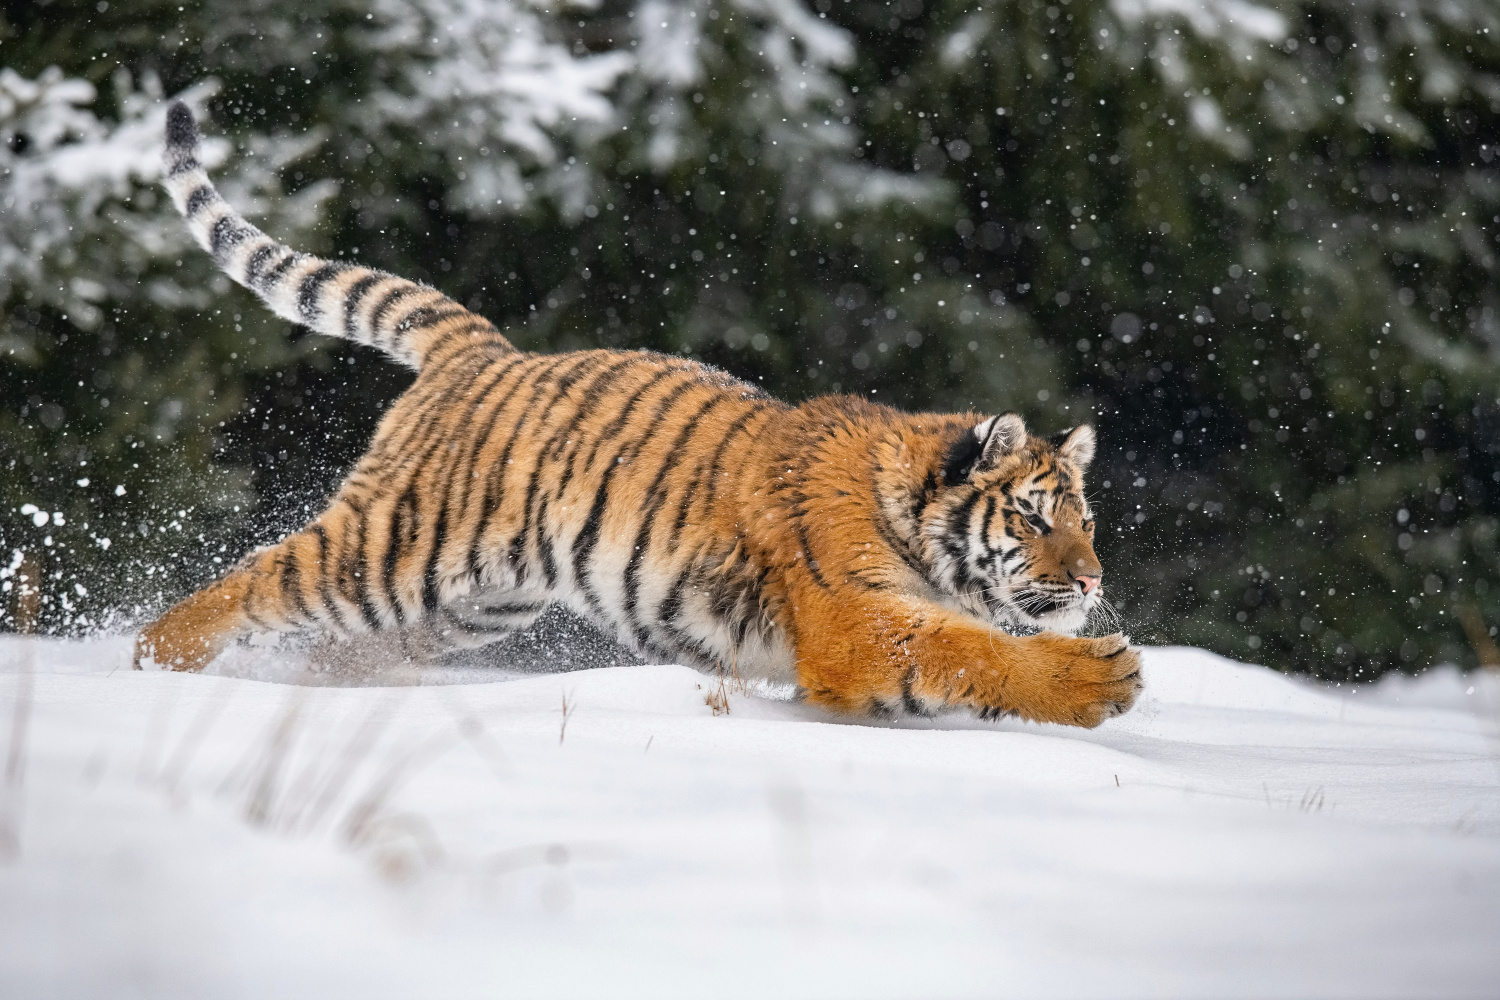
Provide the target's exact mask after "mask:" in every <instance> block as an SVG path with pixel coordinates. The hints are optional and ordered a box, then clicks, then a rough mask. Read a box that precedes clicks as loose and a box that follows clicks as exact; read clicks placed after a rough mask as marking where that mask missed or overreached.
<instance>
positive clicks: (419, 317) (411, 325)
mask: <svg viewBox="0 0 1500 1000" xmlns="http://www.w3.org/2000/svg"><path fill="white" fill-rule="evenodd" d="M464 315H470V313H469V310H467V309H464V308H461V307H459V306H456V305H455V306H454V307H453V308H452V309H444V308H442V307H441V306H417V307H416V308H415V309H413V310H412V311H411V312H409V313H407V314H406V315H405V316H403V317H401V320H400V321H399V322H398V323H396V329H397V330H400V331H402V332H403V333H404V332H405V331H407V330H425V329H427V328H428V327H430V326H436V325H437V324H439V323H441V322H443V321H444V320H447V319H452V318H453V317H455V316H464Z"/></svg>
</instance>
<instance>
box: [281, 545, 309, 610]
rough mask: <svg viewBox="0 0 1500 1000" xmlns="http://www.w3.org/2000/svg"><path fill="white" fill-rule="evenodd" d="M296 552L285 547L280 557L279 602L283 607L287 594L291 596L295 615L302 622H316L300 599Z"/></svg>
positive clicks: (300, 582)
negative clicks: (295, 610) (299, 617)
mask: <svg viewBox="0 0 1500 1000" xmlns="http://www.w3.org/2000/svg"><path fill="white" fill-rule="evenodd" d="M294 537H295V536H294ZM296 555H297V550H296V548H295V547H293V546H292V545H287V546H286V548H285V550H284V551H283V553H282V556H281V581H280V583H281V600H282V603H283V605H285V603H286V600H287V594H288V593H290V594H291V599H292V603H293V604H295V605H296V606H297V613H298V614H300V615H301V616H302V618H303V620H304V621H316V620H317V619H316V618H315V617H314V616H313V614H312V612H311V611H309V610H308V608H307V602H306V601H304V600H303V599H302V567H300V566H298V565H297V558H296Z"/></svg>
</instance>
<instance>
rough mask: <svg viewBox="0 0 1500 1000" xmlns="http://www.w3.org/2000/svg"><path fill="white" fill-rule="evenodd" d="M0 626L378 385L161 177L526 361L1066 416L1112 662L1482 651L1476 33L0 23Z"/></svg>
mask: <svg viewBox="0 0 1500 1000" xmlns="http://www.w3.org/2000/svg"><path fill="white" fill-rule="evenodd" d="M0 11H3V14H0V66H3V67H4V68H3V70H0V310H3V315H0V563H4V567H3V568H0V577H3V582H0V587H3V588H4V590H5V593H4V594H3V595H0V596H3V597H4V600H3V601H0V607H3V608H4V614H5V617H4V618H3V619H0V627H3V628H17V627H28V628H38V629H41V630H43V631H48V632H62V633H67V632H77V631H84V630H89V629H94V628H99V627H105V628H117V629H119V628H125V627H127V626H128V625H130V624H131V623H132V622H136V621H139V620H140V619H141V618H143V617H144V616H146V615H149V614H150V613H152V612H153V611H156V610H158V609H160V608H161V607H163V606H164V605H165V604H166V603H168V602H170V601H171V600H173V599H175V598H177V597H180V596H182V595H183V594H184V593H186V592H187V591H188V590H189V589H190V588H191V587H193V586H195V585H197V584H199V583H201V582H203V581H204V580H205V579H207V578H209V577H211V576H212V575H214V574H215V573H217V572H218V571H219V569H220V568H221V566H222V565H223V563H224V562H225V561H231V560H233V559H234V558H236V557H238V555H239V554H240V553H241V552H243V551H244V550H245V549H246V548H248V547H249V546H251V545H253V544H259V543H262V542H265V541H269V540H271V539H273V538H275V537H276V536H278V535H279V534H280V533H282V532H284V531H286V530H288V529H290V528H292V527H294V526H296V525H297V524H299V523H301V522H302V521H303V520H304V519H305V518H306V517H307V516H308V515H309V513H311V512H312V511H313V510H315V509H316V508H317V506H318V505H319V503H320V501H321V499H322V498H323V497H324V496H325V495H326V494H327V493H328V492H329V491H330V489H331V488H332V486H333V485H334V483H336V482H337V480H338V478H339V477H340V475H341V474H342V471H343V470H344V469H345V468H346V467H347V465H348V464H349V462H350V461H351V460H352V459H353V457H354V456H356V455H357V454H358V453H359V452H360V451H361V449H362V448H363V446H364V444H365V443H366V441H367V440H368V437H369V435H370V433H371V431H372V429H373V427H374V422H375V420H376V417H377V415H378V414H379V413H380V412H381V411H382V410H383V409H384V408H385V406H386V405H387V404H388V402H389V401H390V400H391V399H392V398H393V397H394V396H395V395H396V394H398V393H399V392H400V391H401V390H402V389H403V387H404V386H405V385H406V384H407V382H408V380H409V378H410V376H409V375H408V374H406V373H404V372H403V371H402V370H400V369H398V368H396V367H394V366H392V365H391V364H389V363H388V362H386V361H385V360H384V359H383V358H382V357H380V356H378V355H376V354H374V353H372V352H368V351H365V350H363V349H358V348H353V347H351V346H349V345H347V344H344V343H338V342H333V341H330V340H327V339H324V338H318V337H312V336H306V335H305V331H303V330H300V329H297V328H292V327H289V326H288V325H287V324H284V323H281V322H279V321H275V320H272V319H270V318H268V316H267V314H266V313H265V311H264V310H263V309H261V308H260V307H259V306H258V305H257V304H256V303H255V302H254V301H253V299H252V298H251V297H250V296H249V295H248V294H247V293H245V292H243V291H242V290H239V289H237V288H231V287H229V285H228V283H227V282H226V281H225V280H224V279H223V278H222V277H220V276H217V275H215V274H214V273H213V270H212V268H211V265H210V264H209V262H208V261H207V259H206V258H205V257H204V255H202V254H201V253H199V252H198V251H197V250H196V249H195V248H193V247H192V246H191V245H190V244H189V243H188V241H187V238H186V235H185V233H184V232H182V230H181V227H180V225H179V224H178V223H177V220H176V219H175V216H174V215H173V213H172V212H171V210H170V205H168V204H167V202H166V199H165V198H164V197H162V196H160V195H158V194H157V190H156V188H155V186H154V182H155V177H156V169H157V168H156V157H157V146H156V143H157V141H158V136H159V129H160V120H161V107H162V100H163V99H164V98H165V97H167V96H171V95H175V94H179V93H184V94H185V96H186V97H187V98H188V99H189V100H190V101H191V102H192V103H193V104H194V105H195V106H196V107H197V108H198V109H199V111H200V112H201V113H203V114H204V115H206V117H207V121H206V123H205V129H206V132H207V133H208V134H209V135H210V136H216V137H221V141H219V142H217V143H216V144H215V145H213V146H212V147H211V149H210V153H211V154H212V156H213V159H214V161H215V163H216V164H218V166H217V168H216V170H215V176H216V177H217V178H219V179H220V181H221V184H222V186H223V188H224V189H225V191H226V194H228V195H229V196H230V197H231V198H232V199H233V200H234V201H235V202H236V203H237V204H238V205H240V206H241V207H242V208H243V209H244V210H245V211H246V213H247V214H249V215H251V216H252V217H254V218H255V219H256V220H257V221H258V222H259V224H260V225H261V226H262V227H263V228H265V229H267V231H269V232H271V233H273V234H274V235H277V236H279V237H281V238H283V239H285V240H287V241H288V242H292V243H295V244H297V245H298V246H299V247H301V248H303V249H308V250H313V251H318V252H322V253H325V254H342V255H345V256H348V257H357V258H358V259H359V260H361V261H366V262H369V263H372V264H375V265H377V266H380V267H383V268H387V269H389V270H391V271H395V272H397V273H400V274H403V275H407V276H409V277H413V278H418V279H421V280H424V281H427V282H430V283H432V284H434V285H437V286H438V287H440V288H442V289H443V290H444V291H446V292H448V293H449V294H450V295H452V296H453V297H454V298H456V299H458V300H460V301H462V302H464V303H466V304H468V305H469V306H470V307H472V308H475V309H477V310H479V311H481V312H483V313H484V314H486V315H487V316H489V317H490V318H492V319H493V320H495V321H496V322H497V323H498V324H500V325H502V326H504V327H506V328H507V330H508V333H509V335H510V336H511V337H512V338H513V339H514V340H515V341H516V342H517V343H518V344H520V345H522V346H524V347H527V348H534V349H545V350H566V349H570V348H577V347H590V346H599V345H608V346H629V347H649V348H653V349H656V350H662V351H667V352H674V353H682V354H688V355H692V356H694V357H697V358H701V359H703V360H705V361H708V362H712V363H714V364H717V365H720V366H722V367H724V368H726V369H728V370H729V371H731V372H733V373H735V374H737V375H739V376H742V377H745V378H749V379H755V380H760V381H763V383H764V384H765V385H766V386H767V387H768V388H769V389H771V390H773V391H774V392H776V393H778V394H779V395H781V396H783V397H785V398H789V399H793V400H796V399H802V398H805V397H807V396H809V395H812V394H816V393H821V392H829V391H842V392H849V393H861V394H871V395H873V396H874V398H876V399H878V400H880V401H882V402H888V403H893V404H897V405H900V406H903V407H908V408H923V407H929V408H942V409H955V408H966V407H973V408H976V409H980V410H984V411H998V410H1003V409H1014V410H1017V411H1019V412H1021V413H1023V414H1024V415H1025V416H1026V418H1027V419H1028V422H1029V423H1030V424H1031V425H1032V426H1033V427H1034V428H1035V429H1037V430H1039V431H1052V430H1056V429H1059V428H1061V427H1065V426H1070V425H1072V424H1075V423H1078V422H1081V421H1083V420H1093V421H1095V422H1096V423H1097V425H1098V427H1099V429H1100V432H1101V439H1102V440H1101V444H1102V447H1101V449H1100V457H1099V459H1098V461H1097V463H1096V465H1095V469H1094V472H1093V473H1092V476H1091V487H1092V489H1093V495H1094V498H1095V501H1096V505H1097V507H1098V508H1099V511H1100V517H1099V523H1100V525H1101V532H1100V539H1101V546H1100V548H1101V556H1102V558H1103V560H1104V564H1105V566H1106V569H1107V575H1108V581H1107V582H1108V590H1109V592H1110V594H1111V596H1112V597H1113V599H1114V600H1115V601H1116V603H1117V604H1118V606H1119V608H1120V610H1121V613H1122V616H1123V618H1124V620H1125V622H1126V623H1127V626H1128V630H1129V631H1130V632H1131V634H1132V635H1133V636H1134V637H1135V638H1136V639H1138V640H1142V641H1149V642H1162V643H1167V642H1171V643H1191V644H1196V645H1202V646H1206V647H1209V648H1211V649H1215V650H1218V651H1220V652H1223V653H1225V654H1227V655H1229V656H1233V657H1237V658H1240V659H1251V660H1256V661H1259V662H1264V663H1268V664H1271V665H1273V666H1276V667H1279V668H1283V669H1288V670H1299V671H1309V672H1312V673H1314V674H1317V675H1319V676H1322V677H1326V678H1335V679H1357V678H1369V677H1372V676H1374V675H1377V674H1379V673H1380V672H1382V671H1384V670H1388V669H1392V668H1400V669H1404V670H1415V669H1420V668H1422V667H1424V666H1427V665H1430V664H1433V663H1436V662H1443V661H1454V662H1458V663H1461V664H1466V665H1472V664H1475V663H1476V662H1500V654H1497V652H1496V647H1495V640H1494V638H1493V637H1494V636H1495V634H1496V624H1497V623H1500V539H1497V530H1500V525H1497V516H1500V292H1497V290H1496V287H1495V277H1496V269H1497V246H1496V233H1497V231H1500V172H1497V171H1500V163H1497V162H1496V152H1497V151H1496V147H1495V144H1496V143H1497V142H1500V8H1497V7H1496V6H1495V5H1493V4H1490V3H1482V2H1471V3H1459V2H1449V0H1370V2H1361V3H1352V2H1326V0H1322V2H1320V0H1281V2H1260V3H1248V2H1240V0H1204V2H1201V3H1199V2H1194V3H1173V2H1166V0H1109V2H1106V0H1050V2H1049V0H1005V2H992V3H988V4H985V5H983V6H977V5H974V4H971V3H963V2H956V0H931V2H928V0H895V2H892V3H882V2H867V0H815V2H812V3H804V2H803V0H681V2H673V3H662V2H659V0H641V2H634V0H601V2H598V3H590V4H582V5H567V4H562V3H550V4H530V5H528V4H523V3H501V2H498V0H363V2H353V0H295V2H294V0H187V2H185V3H181V4H179V3H177V2H156V0H131V2H122V0H115V2H104V0H99V2H89V3H83V2H77V0H51V2H39V0H8V2H5V3H0Z"/></svg>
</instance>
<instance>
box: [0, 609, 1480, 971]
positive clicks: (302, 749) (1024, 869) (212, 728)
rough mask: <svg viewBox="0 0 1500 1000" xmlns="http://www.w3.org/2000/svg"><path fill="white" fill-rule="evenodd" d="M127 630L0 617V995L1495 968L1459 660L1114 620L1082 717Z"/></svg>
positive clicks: (667, 670) (687, 677) (1474, 747)
mask: <svg viewBox="0 0 1500 1000" xmlns="http://www.w3.org/2000/svg"><path fill="white" fill-rule="evenodd" d="M128 652H129V644H128V642H126V641H125V640H117V639H110V640H96V641H89V642H65V641H59V640H40V639H33V640H26V639H19V638H14V637H11V638H5V639H0V758H3V760H4V767H5V770H4V771H3V773H0V782H3V785H0V995H5V996H16V997H22V996H24V997H69V998H71V997H80V998H81V997H114V996H143V997H178V996H183V997H186V996H192V997H220V996H249V997H257V996H265V997H269V996H286V997H320V998H335V997H361V998H372V997H445V998H450V997H451V998H462V997H481V996H483V997H489V996H498V995H516V996H526V997H552V996H556V997H585V996H587V997H603V996H610V997H616V996H641V997H651V998H668V997H679V996H680V997H704V996H714V997H740V996H743V997H767V996H777V997H861V998H867V997H915V996H934V997H964V996H975V997H979V996H997V995H1002V994H1004V995H1015V996H1068V997H1083V996H1110V997H1121V996H1153V997H1157V996H1189V997H1205V996H1298V997H1306V996H1320V997H1335V996H1348V997H1366V996H1374V995H1379V996H1383V997H1395V996H1485V995H1493V993H1494V989H1495V984H1496V983H1497V982H1500V948H1497V947H1496V942H1497V941H1500V752H1497V751H1500V740H1497V737H1496V720H1497V718H1500V715H1497V712H1500V682H1497V681H1496V680H1495V678H1494V676H1493V675H1468V676H1464V675H1460V674H1458V673H1457V672H1456V671H1451V670H1450V671H1447V672H1445V673H1443V674H1440V675H1437V678H1436V679H1434V680H1428V679H1424V680H1422V681H1421V682H1420V683H1419V684H1416V685H1413V683H1412V682H1407V681H1394V682H1388V683H1385V684H1382V685H1378V686H1377V687H1376V688H1374V689H1373V690H1362V691H1357V692H1356V691H1351V690H1349V689H1342V690H1336V689H1317V688H1314V687H1313V686H1311V685H1309V684H1305V683H1301V682H1298V681H1293V680H1290V679H1287V678H1285V677H1282V676H1280V675H1278V674H1275V673H1273V672H1271V671H1269V670H1266V669H1264V668H1261V667H1254V666H1245V665H1241V664H1237V663H1233V662H1230V661H1227V660H1224V659H1221V658H1219V657H1216V656H1213V655H1212V654H1208V653H1205V652H1202V651H1199V650H1190V649H1165V648H1163V649H1149V650H1147V652H1146V676H1147V694H1146V695H1145V697H1144V698H1143V699H1142V702H1141V704H1140V705H1138V706H1137V708H1136V709H1135V710H1134V711H1133V712H1131V713H1130V714H1128V715H1126V716H1123V717H1121V718H1119V719H1116V720H1112V721H1111V722H1109V723H1106V724H1105V725H1104V726H1103V727H1101V728H1100V729H1098V730H1094V731H1091V732H1085V731H1081V730H1075V729H1069V728H1063V727H1055V726H1038V725H1030V724H1026V723H1020V722H1001V723H994V724H990V723H982V722H979V721H977V720H975V719H973V718H972V717H968V716H964V715H952V716H945V717H942V718H939V719H933V720H922V721H920V722H915V723H902V724H883V725H867V724H855V723H851V722H849V721H847V720H841V719H836V718H833V717H830V716H827V715H824V714H822V713H820V712H818V711H816V710H813V709H811V708H809V707H807V706H805V705H802V704H799V703H796V702H794V701H791V700H789V699H788V697H787V694H788V693H787V692H778V691H771V690H762V691H758V692H754V693H745V692H741V691H738V690H736V689H734V687H733V686H732V685H730V686H728V687H727V688H726V689H724V690H722V691H721V686H720V682H719V681H718V680H717V679H714V678H710V677H706V676H704V675H702V674H699V673H696V672H694V671H692V670H689V669H687V668H684V667H675V666H639V667H621V668H611V669H600V670H587V671H578V672H573V673H563V674H543V675H536V674H531V675H518V674H517V673H515V672H508V671H506V670H504V669H501V668H498V667H497V668H496V669H495V670H494V671H492V672H489V673H486V672H485V671H481V670H475V669H473V668H468V669H466V670H461V671H459V670H451V669H450V670H448V671H446V672H445V671H443V670H441V669H433V670H429V671H425V672H422V673H420V674H402V673H400V672H396V673H389V672H387V673H384V674H378V675H376V677H375V678H374V679H376V680H380V681H383V682H384V683H385V684H386V686H358V687H349V686H343V687H340V686H329V685H328V684H327V683H326V682H327V681H328V680H329V679H330V678H329V677H327V676H320V675H311V677H309V675H308V674H307V673H306V671H305V668H304V667H303V666H302V665H301V664H300V663H299V662H298V661H297V660H296V657H295V655H292V654H279V653H276V652H275V651H273V650H252V651H249V652H241V653H239V654H238V655H239V659H238V660H235V659H234V657H226V658H222V659H221V661H220V662H219V663H216V664H215V665H213V667H211V671H215V672H217V674H218V675H214V674H213V673H211V674H210V675H206V676H195V675H181V674H169V673H157V672H148V673H140V672H132V671H130V670H129V669H128ZM225 674H233V675H234V676H225ZM256 678H261V679H256ZM265 678H271V679H275V680H282V681H284V680H290V679H304V680H306V679H315V680H321V681H323V682H324V683H323V685H322V686H309V685H307V684H287V683H270V682H268V681H267V680H266V679H265ZM490 679H503V680H505V683H483V682H481V681H484V680H490ZM367 680H368V678H367ZM394 681H404V682H406V683H404V685H402V684H395V683H393V682H394ZM434 682H445V683H434ZM1419 687H1420V690H1418V688H1419ZM721 698H722V699H723V700H722V701H721ZM710 702H714V703H715V704H720V705H722V704H727V706H728V712H727V714H725V713H723V712H719V713H716V712H715V711H714V707H712V706H711V704H710Z"/></svg>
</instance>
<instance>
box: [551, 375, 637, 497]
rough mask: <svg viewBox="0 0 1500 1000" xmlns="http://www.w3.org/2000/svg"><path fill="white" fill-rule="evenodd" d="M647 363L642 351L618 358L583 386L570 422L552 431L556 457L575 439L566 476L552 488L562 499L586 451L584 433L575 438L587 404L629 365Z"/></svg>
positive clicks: (599, 395) (587, 410)
mask: <svg viewBox="0 0 1500 1000" xmlns="http://www.w3.org/2000/svg"><path fill="white" fill-rule="evenodd" d="M600 356H601V358H610V357H615V355H613V354H608V353H604V352H601V355H600ZM646 363H648V362H647V360H646V359H645V358H644V357H642V356H641V355H639V354H629V355H626V356H625V357H624V358H623V359H621V360H619V361H616V362H615V363H614V364H612V365H610V366H609V367H608V368H606V369H605V370H604V371H602V372H599V373H598V374H597V375H596V376H595V377H594V380H593V381H592V382H590V383H589V384H588V386H587V387H585V388H584V389H583V390H582V395H583V398H584V404H585V405H582V406H579V407H578V409H577V410H575V411H574V413H573V416H572V417H571V418H570V419H569V420H568V422H567V423H566V424H564V425H563V426H562V427H560V428H558V430H557V433H555V434H553V435H552V440H553V442H554V448H555V454H554V456H553V457H554V458H557V459H561V458H562V457H563V454H564V452H565V451H566V449H567V448H568V441H569V440H570V439H573V445H572V454H571V455H570V456H568V461H567V465H565V466H564V467H563V474H562V477H561V478H560V479H559V480H558V483H557V486H556V487H555V488H554V489H553V490H552V495H553V496H555V497H557V498H558V499H559V500H561V499H562V497H563V493H564V491H566V490H567V488H568V484H569V483H570V482H572V481H573V473H574V472H575V471H577V460H578V456H579V455H580V454H582V452H583V439H582V437H581V436H578V437H576V438H575V435H576V434H577V431H578V425H579V424H581V423H582V422H583V418H584V417H585V416H586V415H588V413H589V407H588V405H587V404H588V403H589V402H591V401H592V400H596V399H599V398H600V397H601V396H602V395H603V394H604V393H605V392H607V391H608V388H609V387H610V386H612V385H613V384H614V383H615V382H616V381H618V380H619V377H620V376H621V375H622V374H623V373H624V372H625V371H626V370H627V369H629V368H633V367H634V366H636V365H638V364H646Z"/></svg>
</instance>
